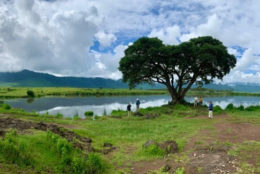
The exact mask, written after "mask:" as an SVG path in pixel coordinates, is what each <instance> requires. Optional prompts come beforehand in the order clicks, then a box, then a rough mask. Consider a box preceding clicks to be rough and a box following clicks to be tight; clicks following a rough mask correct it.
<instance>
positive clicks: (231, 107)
mask: <svg viewBox="0 0 260 174" xmlns="http://www.w3.org/2000/svg"><path fill="white" fill-rule="evenodd" d="M234 109H235V107H234V105H233V104H232V103H230V104H228V105H227V107H226V110H234Z"/></svg>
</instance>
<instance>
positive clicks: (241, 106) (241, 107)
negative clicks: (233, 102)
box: [237, 105, 245, 111]
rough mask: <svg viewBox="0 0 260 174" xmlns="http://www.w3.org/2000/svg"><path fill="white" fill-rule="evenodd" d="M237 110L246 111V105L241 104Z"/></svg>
mask: <svg viewBox="0 0 260 174" xmlns="http://www.w3.org/2000/svg"><path fill="white" fill-rule="evenodd" d="M237 110H239V111H244V110H245V107H244V106H243V105H240V106H238V107H237Z"/></svg>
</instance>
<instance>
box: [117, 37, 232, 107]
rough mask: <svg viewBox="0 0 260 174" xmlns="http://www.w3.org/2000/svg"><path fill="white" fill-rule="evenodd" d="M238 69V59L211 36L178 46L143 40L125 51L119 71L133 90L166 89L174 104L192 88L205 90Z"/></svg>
mask: <svg viewBox="0 0 260 174" xmlns="http://www.w3.org/2000/svg"><path fill="white" fill-rule="evenodd" d="M235 65H236V58H235V56H233V55H230V54H229V53H228V51H227V48H226V47H225V46H224V45H223V44H222V42H220V41H219V40H217V39H214V38H212V37H211V36H204V37H198V38H194V39H191V40H189V41H188V42H183V43H181V44H179V45H164V44H163V43H162V41H161V40H159V39H158V38H147V37H142V38H140V39H138V40H137V41H135V42H134V44H133V45H131V46H129V47H128V48H127V49H126V50H125V56H124V57H123V58H122V59H121V60H120V65H119V70H120V71H121V72H122V73H123V81H124V82H128V84H129V87H130V88H134V87H135V86H136V85H138V84H140V83H149V84H153V83H155V82H156V83H160V84H163V85H165V86H166V87H167V89H168V91H169V93H170V95H171V98H172V102H173V103H180V102H182V101H184V97H185V94H186V93H187V91H188V90H189V89H190V88H191V87H192V85H193V84H197V85H200V86H202V85H203V84H208V83H210V82H211V81H212V80H213V79H214V78H217V79H222V78H223V77H224V76H225V75H226V74H228V73H229V72H230V70H231V69H232V68H233V67H234V66H235Z"/></svg>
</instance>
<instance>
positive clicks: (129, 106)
mask: <svg viewBox="0 0 260 174" xmlns="http://www.w3.org/2000/svg"><path fill="white" fill-rule="evenodd" d="M127 112H128V117H129V116H131V104H130V103H129V104H128V105H127Z"/></svg>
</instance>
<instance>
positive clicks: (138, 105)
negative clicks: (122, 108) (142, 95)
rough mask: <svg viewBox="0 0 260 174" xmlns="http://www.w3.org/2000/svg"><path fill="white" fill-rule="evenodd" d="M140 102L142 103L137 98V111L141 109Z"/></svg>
mask: <svg viewBox="0 0 260 174" xmlns="http://www.w3.org/2000/svg"><path fill="white" fill-rule="evenodd" d="M140 103H141V102H140V100H139V99H136V112H138V111H139V107H140Z"/></svg>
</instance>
